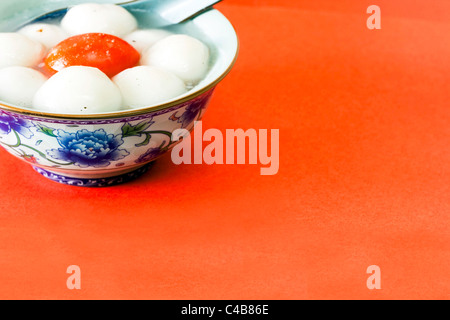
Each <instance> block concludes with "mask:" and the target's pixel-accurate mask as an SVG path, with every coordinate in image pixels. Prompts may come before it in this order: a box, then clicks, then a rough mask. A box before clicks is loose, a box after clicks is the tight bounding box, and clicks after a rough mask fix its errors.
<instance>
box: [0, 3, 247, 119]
mask: <svg viewBox="0 0 450 320" xmlns="http://www.w3.org/2000/svg"><path fill="white" fill-rule="evenodd" d="M83 2H97V3H124V2H126V1H111V0H109V1H107V0H91V1H79V0H78V1H76V0H69V1H67V0H59V1H58V0H52V1H48V0H2V1H1V2H0V32H14V31H15V30H17V28H19V27H20V26H22V25H23V24H24V22H26V21H28V20H29V19H30V18H32V17H35V16H36V15H40V14H42V13H43V12H50V11H53V10H55V9H59V8H64V7H67V6H72V5H74V4H78V3H83ZM129 2H130V1H129ZM137 18H138V21H139V24H140V28H145V27H146V26H145V21H143V20H144V19H142V17H137ZM166 29H168V30H169V31H172V32H175V33H184V34H188V35H191V36H193V37H196V38H198V39H200V40H202V41H203V42H205V43H206V44H207V45H208V47H209V48H210V53H211V62H210V64H211V67H210V70H209V72H208V74H207V75H206V77H205V78H204V79H203V80H202V81H200V82H199V83H198V84H197V85H196V86H195V87H194V88H193V89H192V90H190V91H189V92H187V93H185V94H184V95H182V96H179V97H176V98H174V99H172V100H169V101H166V102H165V103H163V104H159V105H153V106H147V107H143V108H137V109H133V110H126V111H115V112H108V113H102V114H91V115H63V114H51V113H43V112H39V110H33V109H32V108H19V107H15V106H11V105H8V104H7V103H5V102H2V101H0V103H1V104H0V109H5V110H12V111H15V112H25V113H28V114H35V115H40V116H49V117H61V116H63V117H65V118H70V117H71V116H73V117H75V118H84V117H89V118H92V117H94V118H102V117H108V116H111V115H114V116H115V117H117V116H126V115H127V114H129V113H136V112H138V113H142V112H147V111H149V112H150V111H154V110H158V109H162V108H165V107H170V106H172V105H174V104H176V103H181V102H183V101H186V100H187V99H189V98H190V97H194V96H196V95H198V94H200V93H201V92H204V91H205V90H207V89H209V88H210V87H211V86H213V85H216V84H217V83H218V82H219V81H220V80H221V79H222V78H223V77H224V76H225V75H226V74H227V73H228V72H229V70H230V69H231V67H232V65H233V63H234V61H235V59H236V55H237V51H238V39H237V35H236V32H235V30H234V28H233V26H232V25H231V23H230V22H229V21H228V20H227V18H225V16H224V15H223V14H221V13H220V12H219V11H218V10H215V9H212V10H209V11H207V12H204V13H202V14H201V15H199V16H197V17H195V18H193V19H190V20H188V21H186V22H183V23H181V24H178V25H174V26H170V27H168V28H166Z"/></svg>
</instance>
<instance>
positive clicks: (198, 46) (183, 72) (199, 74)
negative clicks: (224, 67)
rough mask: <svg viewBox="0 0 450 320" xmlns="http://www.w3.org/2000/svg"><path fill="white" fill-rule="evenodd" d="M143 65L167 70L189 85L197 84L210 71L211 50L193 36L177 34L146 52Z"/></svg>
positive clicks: (143, 56)
mask: <svg viewBox="0 0 450 320" xmlns="http://www.w3.org/2000/svg"><path fill="white" fill-rule="evenodd" d="M141 63H142V64H143V65H151V66H156V67H160V68H162V69H166V70H168V71H170V72H173V73H174V74H175V75H177V76H178V77H179V78H181V79H182V80H183V81H185V82H186V83H187V84H195V83H196V82H198V81H199V80H201V79H202V78H203V77H204V76H205V75H206V73H207V71H208V67H209V49H208V47H207V46H206V45H205V44H203V42H201V41H200V40H197V39H195V38H193V37H191V36H188V35H183V34H175V35H171V36H168V37H166V38H164V39H162V40H159V41H158V42H157V43H155V44H154V45H153V46H151V47H150V48H149V49H148V50H146V51H145V52H144V53H143V55H142V59H141Z"/></svg>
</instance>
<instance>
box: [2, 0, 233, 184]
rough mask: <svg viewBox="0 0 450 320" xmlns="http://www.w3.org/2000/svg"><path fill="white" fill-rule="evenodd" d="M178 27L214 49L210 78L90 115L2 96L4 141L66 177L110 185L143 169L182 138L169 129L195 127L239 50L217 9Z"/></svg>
mask: <svg viewBox="0 0 450 320" xmlns="http://www.w3.org/2000/svg"><path fill="white" fill-rule="evenodd" d="M99 2H102V1H99ZM103 2H104V1H103ZM0 15H2V14H1V13H0ZM13 16H14V19H17V15H13ZM3 18H4V19H6V18H7V17H6V18H5V17H3ZM178 27H182V30H187V31H189V32H191V33H194V34H197V36H199V37H201V40H203V41H204V42H205V43H207V44H208V46H209V47H210V49H211V55H212V67H211V69H210V71H209V73H208V75H207V76H206V78H205V79H204V80H202V81H201V82H200V83H199V84H198V85H197V86H196V87H195V88H194V89H192V90H191V91H189V92H188V93H186V94H185V95H183V96H181V97H178V98H176V99H174V100H171V101H168V102H166V103H164V104H161V105H156V106H151V107H147V108H139V109H133V110H126V111H120V112H111V113H104V114H92V115H64V114H50V113H43V112H39V111H36V110H33V109H31V108H30V109H28V108H19V107H16V106H13V105H8V104H7V103H2V102H0V145H1V146H2V147H3V148H5V149H6V150H7V151H8V152H9V153H11V154H12V155H14V156H15V157H17V158H18V159H21V160H23V161H26V162H27V163H29V164H31V165H32V166H33V167H34V169H35V170H36V171H37V172H38V173H40V174H42V175H43V176H44V177H46V178H49V179H51V180H53V181H56V182H59V183H63V184H70V185H77V186H89V187H100V186H110V185H115V184H118V183H123V182H126V181H129V180H131V179H134V178H136V177H138V176H139V175H141V174H143V173H145V172H146V171H147V170H148V168H149V166H150V164H151V163H152V162H153V161H154V160H156V159H157V158H159V157H161V156H162V155H164V154H165V153H166V152H169V151H170V150H171V149H172V148H173V146H174V145H175V143H177V142H174V141H172V139H171V137H172V132H174V131H175V130H176V129H180V128H184V129H186V130H188V131H191V130H192V129H193V126H194V122H195V121H197V120H200V119H201V118H202V117H203V115H204V113H205V111H206V108H207V106H208V103H209V101H210V99H211V97H212V95H213V92H214V89H215V87H216V86H217V84H218V83H219V82H220V81H221V80H222V79H223V78H224V77H225V76H226V75H227V74H228V72H229V71H230V70H231V68H232V66H233V64H234V62H235V60H236V57H237V52H238V40H237V36H236V32H235V30H234V28H233V27H232V25H231V24H230V22H229V21H228V20H227V19H226V18H225V16H223V15H222V14H221V13H220V12H219V11H217V10H215V9H213V10H210V11H207V12H205V13H203V14H201V15H199V16H197V17H195V18H194V19H191V20H189V21H187V22H184V23H183V25H182V26H178ZM0 31H2V32H3V31H5V30H0ZM6 31H8V30H6Z"/></svg>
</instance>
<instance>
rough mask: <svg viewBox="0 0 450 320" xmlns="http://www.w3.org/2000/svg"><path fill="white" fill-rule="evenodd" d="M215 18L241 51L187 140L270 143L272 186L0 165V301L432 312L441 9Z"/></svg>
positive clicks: (5, 161)
mask: <svg viewBox="0 0 450 320" xmlns="http://www.w3.org/2000/svg"><path fill="white" fill-rule="evenodd" d="M371 4H377V5H378V6H380V8H381V19H382V20H381V26H382V29H381V30H369V29H368V28H367V27H366V20H367V18H368V16H369V15H368V14H367V13H366V9H367V7H368V6H369V5H371ZM217 8H218V9H219V10H220V11H222V12H223V13H224V14H225V15H226V16H227V17H228V18H229V20H230V21H231V22H232V23H233V24H234V26H235V27H236V29H237V32H238V34H239V37H240V44H241V49H240V54H239V59H238V61H237V63H236V66H235V68H234V69H233V70H232V72H231V73H230V74H229V76H228V77H227V78H226V79H225V80H224V81H223V82H222V83H221V85H220V86H219V87H218V88H217V91H216V94H215V96H214V97H213V100H212V102H211V105H210V108H209V110H208V112H207V113H206V115H205V118H204V119H203V120H204V122H203V129H204V130H206V129H208V128H217V129H220V130H221V131H222V132H225V130H226V129H237V128H243V129H249V128H254V129H280V170H279V173H278V174H277V175H275V176H261V175H260V174H259V169H260V166H259V165H212V166H207V165H181V166H175V165H174V164H172V163H171V160H170V155H167V156H165V157H164V158H162V159H161V160H158V161H157V162H156V164H155V166H154V167H153V169H152V171H151V172H149V173H148V174H146V175H145V176H143V177H142V178H140V179H138V180H136V181H133V182H131V183H128V184H126V185H122V186H116V187H111V188H105V189H84V188H78V187H70V186H64V185H59V184H57V183H54V182H51V181H48V180H46V179H45V178H43V177H41V176H40V175H38V174H37V173H35V172H34V171H33V169H32V168H31V166H28V165H27V164H25V163H23V162H20V161H18V160H17V159H15V158H13V157H12V156H10V155H9V154H7V153H6V152H5V151H4V150H0V163H1V166H0V190H1V193H0V210H1V211H0V212H1V213H0V298H2V299H448V298H449V297H450V295H449V294H450V281H449V280H450V272H449V271H450V270H449V263H450V233H449V212H450V204H449V200H450V196H449V192H450V188H449V182H450V169H449V168H450V165H449V164H450V162H449V160H450V151H449V142H450V120H449V119H450V109H449V98H450V96H449V92H450V85H449V74H450V61H449V57H450V38H449V36H448V35H449V31H450V19H449V17H450V3H449V2H448V1H443V0H433V1H425V0H421V1H398V0H397V1H387V0H385V1H384V0H383V1H382V0H377V1H375V2H372V1H370V2H369V1H363V0H360V1H356V0H355V1H349V0H347V1H333V0H328V1H327V0H321V1H309V0H308V1H306V0H303V1H292V0H290V1H288V0H286V1H280V0H276V1H275V0H261V1H250V0H247V1H242V0H239V1H238V0H226V1H224V2H222V3H220V4H219V5H217ZM69 265H78V266H80V268H81V290H68V289H67V287H66V280H67V278H68V276H69V275H68V274H67V273H66V269H67V267H68V266H69ZM370 265H378V266H379V267H380V269H381V289H380V290H369V289H368V288H367V287H366V280H367V278H368V277H369V274H367V273H366V269H367V267H368V266H370Z"/></svg>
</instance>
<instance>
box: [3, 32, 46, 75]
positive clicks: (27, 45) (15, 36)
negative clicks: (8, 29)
mask: <svg viewBox="0 0 450 320" xmlns="http://www.w3.org/2000/svg"><path fill="white" fill-rule="evenodd" d="M0 48H1V49H0V68H5V67H11V66H22V67H36V66H37V65H38V64H39V63H40V62H41V61H42V58H43V57H44V55H45V53H46V49H45V47H44V46H43V45H42V44H41V43H39V42H37V41H34V40H32V39H30V38H28V37H26V36H24V35H23V34H19V33H0Z"/></svg>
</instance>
